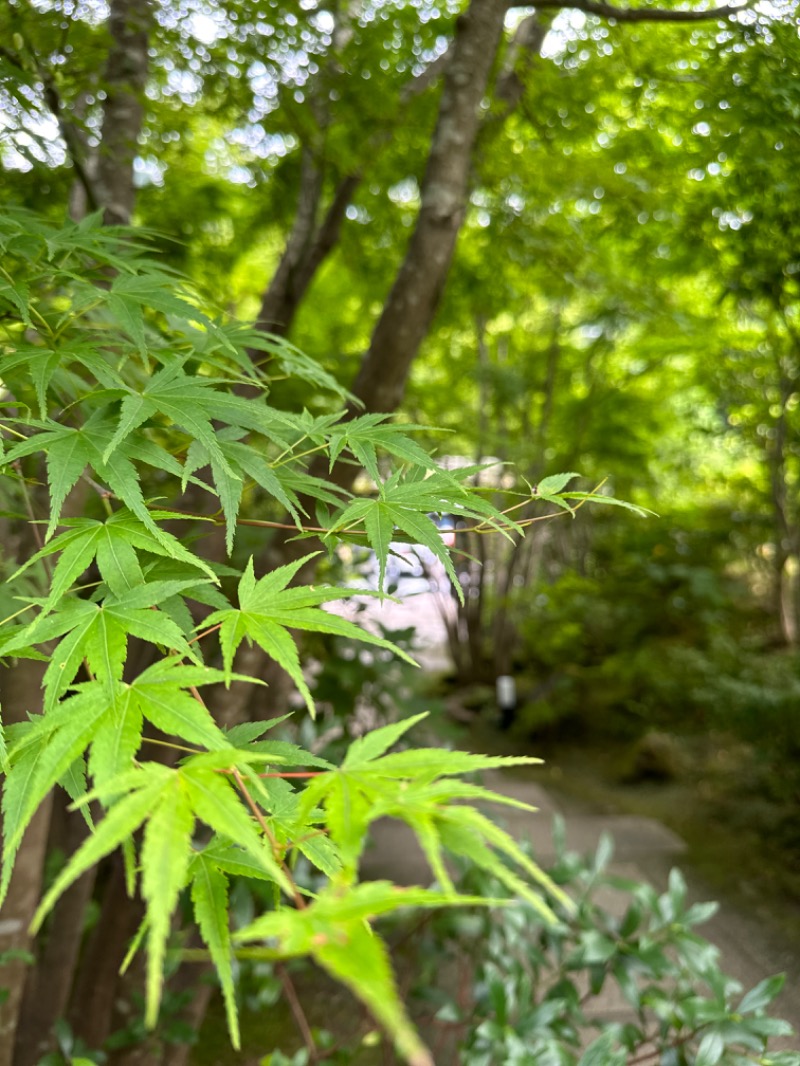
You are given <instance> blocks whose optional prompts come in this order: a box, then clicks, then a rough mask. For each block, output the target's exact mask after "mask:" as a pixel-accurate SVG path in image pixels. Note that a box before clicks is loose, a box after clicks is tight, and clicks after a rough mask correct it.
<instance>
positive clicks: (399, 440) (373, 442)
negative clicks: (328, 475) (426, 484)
mask: <svg viewBox="0 0 800 1066" xmlns="http://www.w3.org/2000/svg"><path fill="white" fill-rule="evenodd" d="M389 418H391V415H383V414H365V415H360V416H359V417H358V418H354V419H352V420H350V421H348V422H344V423H342V424H341V425H339V426H337V427H336V428H335V429H333V430H332V431H331V434H330V468H331V470H332V469H333V465H334V463H335V462H336V460H337V459H338V458H339V456H340V454H341V453H342V451H343V450H344V449H345V448H347V449H349V451H351V452H352V453H353V455H354V456H355V457H356V459H357V460H358V461H359V463H360V464H361V465H362V466H363V467H364V469H365V470H366V471H367V473H368V474H369V475H370V477H371V478H372V480H373V481H375V482H376V483H377V484H379V483H380V482H381V480H382V478H381V475H380V470H379V468H378V456H377V449H381V450H382V451H385V452H388V453H389V454H390V455H394V456H396V457H397V458H399V459H402V460H403V462H406V463H410V464H411V465H412V466H419V467H422V469H424V470H431V471H434V470H437V469H438V468H437V465H436V461H435V460H434V459H433V458H432V456H430V455H429V454H428V453H427V452H426V451H425V450H424V449H423V448H421V447H420V446H419V444H417V442H416V441H415V440H414V439H413V438H412V437H410V436H409V434H410V433H412V432H415V431H418V430H424V431H426V432H429V431H430V429H429V427H427V426H417V425H414V424H408V423H406V424H398V423H394V422H387V419H389Z"/></svg>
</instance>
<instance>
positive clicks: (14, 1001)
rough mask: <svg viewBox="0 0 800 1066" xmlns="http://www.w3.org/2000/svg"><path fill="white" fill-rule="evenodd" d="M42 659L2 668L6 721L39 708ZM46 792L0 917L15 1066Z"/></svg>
mask: <svg viewBox="0 0 800 1066" xmlns="http://www.w3.org/2000/svg"><path fill="white" fill-rule="evenodd" d="M45 665H46V664H43V663H40V662H36V661H33V660H29V659H22V660H20V661H19V662H18V664H17V665H16V666H15V667H13V668H10V669H5V670H3V671H1V672H0V697H1V698H2V706H3V717H4V719H5V722H6V723H7V724H9V725H10V724H11V723H13V722H22V721H24V720H25V718H26V716H27V714H28V712H35V711H39V710H41V703H42V689H41V685H42V677H43V676H44V667H45ZM50 804H51V798H50V797H48V798H47V799H46V800H45V802H44V803H43V804H42V805H41V806H40V807H39V810H38V811H37V812H36V814H35V815H34V817H33V820H32V822H31V824H30V825H29V826H28V830H27V832H26V833H25V837H24V839H23V841H22V845H21V847H20V849H19V852H18V853H17V858H16V862H15V864H14V873H13V875H12V877H11V884H10V886H9V890H8V895H7V896H6V899H5V902H4V903H3V912H2V920H1V921H0V957H2V956H5V957H6V958H7V961H6V962H5V963H4V964H3V965H0V988H3V989H4V990H5V991H6V993H7V994H6V998H5V999H4V1000H2V1001H1V1002H0V1066H13V1062H14V1041H15V1036H16V1033H17V1029H18V1024H19V1017H20V1010H21V1007H22V998H23V992H24V988H25V982H26V979H27V978H28V975H29V972H30V971H29V969H28V962H27V961H26V954H27V953H28V952H30V951H31V948H32V938H31V936H30V934H29V933H28V927H29V926H30V923H31V919H32V918H33V915H34V912H35V910H36V907H37V905H38V902H39V899H40V898H41V887H42V869H43V864H44V857H45V852H46V849H47V833H48V828H49V824H50Z"/></svg>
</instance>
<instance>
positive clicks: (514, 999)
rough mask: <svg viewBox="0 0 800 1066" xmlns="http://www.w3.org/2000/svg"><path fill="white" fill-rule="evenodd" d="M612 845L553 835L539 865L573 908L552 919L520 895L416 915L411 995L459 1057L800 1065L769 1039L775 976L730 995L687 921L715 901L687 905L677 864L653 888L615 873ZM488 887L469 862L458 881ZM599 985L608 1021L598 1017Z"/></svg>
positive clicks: (582, 1063)
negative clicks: (448, 974) (587, 848)
mask: <svg viewBox="0 0 800 1066" xmlns="http://www.w3.org/2000/svg"><path fill="white" fill-rule="evenodd" d="M558 831H559V830H558V826H557V832H558ZM611 856H612V842H611V840H610V839H609V838H604V839H603V840H602V841H601V843H600V845H599V847H598V850H597V853H596V854H595V856H594V857H593V858H591V859H583V858H580V857H579V856H577V855H576V854H572V853H565V852H564V850H563V846H562V848H561V851H560V855H559V858H558V859H557V861H556V863H555V865H554V866H553V867H552V868H550V869H549V871H548V872H549V874H550V876H551V877H552V878H553V880H554V881H556V882H557V883H558V884H559V885H560V886H561V887H562V888H565V889H567V890H568V892H569V894H570V896H571V897H572V898H574V899H576V900H577V901H578V906H577V909H576V910H575V911H574V912H571V913H566V912H559V919H560V920H559V922H558V923H557V924H556V925H547V924H545V923H542V922H541V920H540V919H539V918H538V917H537V915H535V914H534V913H532V912H531V910H530V909H529V908H528V907H526V906H525V905H524V904H522V903H520V904H511V905H508V906H505V907H498V908H494V909H492V910H482V911H476V912H471V913H452V914H438V915H435V916H434V917H433V918H432V919H431V920H430V921H429V922H428V923H427V924H426V927H425V933H424V942H423V943H420V944H419V945H418V947H417V950H418V953H419V956H420V958H421V959H423V960H424V963H423V970H422V973H421V975H420V981H419V983H418V986H417V995H418V997H420V1003H423V1004H425V1006H426V1007H427V1009H428V1011H429V1012H430V1013H432V1014H433V1017H434V1026H435V1025H436V1022H437V1021H438V1023H440V1024H441V1026H442V1027H454V1028H455V1029H456V1031H457V1032H458V1033H459V1035H460V1040H459V1044H458V1051H457V1055H458V1058H457V1061H458V1062H459V1063H460V1064H461V1066H495V1064H497V1063H504V1064H506V1063H507V1064H514V1066H615V1064H616V1066H625V1064H628V1063H642V1064H645V1063H646V1064H648V1066H656V1064H657V1063H658V1064H661V1066H714V1064H717V1063H719V1064H722V1066H748V1064H751V1063H762V1064H766V1063H770V1064H773V1066H799V1064H800V1052H796V1051H782V1052H770V1051H768V1045H769V1042H770V1041H771V1040H773V1039H774V1038H776V1037H786V1036H789V1035H791V1033H792V1029H791V1026H790V1025H789V1024H788V1023H786V1022H784V1021H781V1020H779V1019H777V1018H774V1017H771V1016H770V1015H769V1013H768V1008H769V1007H770V1005H771V1004H772V1002H773V1001H774V999H775V998H776V996H777V995H778V994H779V993H780V991H781V988H782V986H783V978H782V977H780V976H778V977H771V978H768V979H766V980H764V981H762V982H760V983H759V984H758V985H757V986H756V987H755V988H753V989H751V990H750V991H748V992H747V993H746V994H744V995H742V988H741V986H740V985H739V983H738V982H736V981H735V980H733V979H732V978H730V977H728V976H726V975H725V974H724V973H723V972H722V971H721V969H720V965H719V952H718V951H717V949H716V948H715V947H714V946H713V945H712V944H711V943H709V942H708V941H707V940H704V939H703V938H702V937H701V936H699V935H698V934H697V933H696V932H695V927H696V926H698V925H700V924H702V923H703V922H704V921H706V920H707V919H708V918H709V917H710V916H711V915H712V914H713V913H714V911H715V910H716V904H713V903H704V904H691V905H690V904H689V903H688V901H687V892H686V885H685V883H684V880H683V878H682V876H681V874H680V873H679V872H678V871H677V870H673V871H672V873H671V874H670V878H669V887H668V889H667V890H666V891H665V892H664V893H658V892H657V891H656V890H655V889H654V888H652V886H650V885H649V884H646V883H639V882H635V881H630V880H626V879H623V878H620V877H616V876H613V875H611V874H610V873H609V872H608V870H607V865H608V862H609V861H610V859H611ZM498 887H499V886H497V884H496V883H495V882H493V880H492V878H491V875H489V876H487V875H485V874H483V873H481V872H480V871H476V870H472V871H469V872H467V873H466V874H465V876H464V878H463V880H462V882H461V888H462V891H464V892H469V893H474V894H478V895H483V896H489V895H491V894H493V892H495V891H496V890H497V888H498ZM610 897H613V899H614V901H615V902H614V905H613V906H610V905H609V898H610ZM447 960H451V961H452V960H455V962H456V964H457V967H458V969H459V971H460V976H457V977H455V978H454V979H453V980H452V981H451V985H452V986H453V987H452V988H451V989H450V990H448V991H447V992H442V990H441V982H438V983H437V981H436V974H437V973H442V972H443V970H444V969H445V967H446V965H447ZM612 986H613V991H612ZM437 989H438V991H437ZM604 994H605V995H606V997H607V998H606V1004H608V1002H609V1001H610V1002H611V1003H613V1006H614V1009H613V1011H611V1012H610V1013H611V1014H612V1015H613V1020H612V1019H610V1018H609V1017H607V1016H606V1017H604V1013H603V1003H602V1000H601V998H600V997H602V996H603V995H604ZM418 1006H419V1004H418Z"/></svg>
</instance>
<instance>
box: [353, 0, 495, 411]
mask: <svg viewBox="0 0 800 1066" xmlns="http://www.w3.org/2000/svg"><path fill="white" fill-rule="evenodd" d="M506 9H507V5H506V4H505V3H501V2H500V0H472V3H471V4H470V6H469V8H468V10H467V11H466V12H465V14H464V15H462V16H461V17H460V18H459V19H458V22H457V23H456V32H455V38H454V41H453V48H452V54H451V56H450V61H449V63H448V65H447V71H446V73H445V76H444V85H443V89H442V99H441V103H440V106H439V116H438V120H437V123H436V129H435V131H434V135H433V140H432V142H431V150H430V154H429V156H428V163H427V167H426V170H425V176H424V178H423V182H422V188H421V204H420V211H419V215H418V217H417V223H416V226H415V228H414V233H413V235H412V237H411V241H410V243H409V246H408V250H407V252H406V255H405V259H404V260H403V263H402V265H401V267H400V270H399V272H398V275H397V278H396V279H395V282H394V285H393V286H392V289H391V292H390V293H389V297H388V299H387V301H386V304H385V306H384V308H383V311H382V313H381V316H380V318H379V319H378V323H377V325H376V327H375V331H374V333H373V335H372V340H371V342H370V346H369V349H368V351H367V354H366V355H365V357H364V360H363V362H362V364H361V369H360V370H359V373H358V376H357V378H356V381H355V384H354V386H353V392H354V393H355V395H356V396H357V397H358V399H359V400H361V402H362V403H363V404H364V406H365V408H366V410H367V411H395V410H396V409H397V407H398V406H399V405H400V402H401V400H402V398H403V393H404V391H405V385H406V380H407V378H408V374H409V370H410V368H411V364H412V362H413V360H414V358H415V357H416V355H417V353H418V351H419V349H420V346H421V344H422V342H423V340H424V339H425V336H426V335H427V333H428V331H429V330H430V328H431V324H432V322H433V317H434V315H435V313H436V309H437V307H438V306H439V301H440V299H441V295H442V291H443V289H444V283H445V280H446V278H447V274H448V271H449V269H450V263H451V261H452V258H453V252H454V250H455V246H456V239H457V237H458V233H459V230H460V229H461V225H462V222H463V221H464V215H465V212H466V207H467V199H468V193H469V176H470V169H471V163H472V153H473V148H474V146H475V140H476V138H477V134H478V128H479V122H480V115H479V109H480V105H481V102H482V101H483V99H484V97H485V96H486V93H487V90H488V87H489V79H490V75H491V71H492V67H493V65H494V61H495V56H496V54H497V49H498V47H499V44H500V40H501V35H502V32H503V22H504V18H505V12H506Z"/></svg>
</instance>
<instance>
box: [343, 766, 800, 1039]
mask: <svg viewBox="0 0 800 1066" xmlns="http://www.w3.org/2000/svg"><path fill="white" fill-rule="evenodd" d="M482 781H483V783H484V784H485V785H486V786H487V787H488V788H491V789H493V790H494V791H497V792H501V793H503V794H505V795H508V796H513V797H514V798H516V799H520V800H523V801H524V802H526V803H530V804H531V805H532V806H535V807H537V808H538V813H537V814H531V813H529V812H527V811H521V810H516V809H514V808H509V807H503V808H499V807H496V808H495V809H494V811H493V812H492V811H489V809H488V808H487V813H493V816H494V817H496V818H497V819H498V820H500V821H502V823H503V825H504V827H505V828H507V829H508V830H509V832H511V833H513V834H514V835H515V836H516V837H518V838H519V839H528V840H530V841H531V843H532V844H533V847H534V851H535V853H536V856H537V859H538V860H539V861H540V862H541V863H542V865H544V866H546V865H547V864H548V861H549V860H552V859H553V858H554V857H555V850H554V846H553V841H552V820H553V816H554V815H556V814H561V816H562V817H563V818H564V821H565V829H566V843H567V847H568V848H569V849H570V850H573V851H578V852H579V853H581V854H591V853H593V852H594V851H595V849H596V848H597V845H598V843H599V840H600V837H601V835H602V834H603V833H609V834H610V835H611V836H612V838H613V840H614V858H613V861H612V865H611V872H613V873H615V874H618V875H620V876H622V877H625V878H630V879H632V880H636V881H648V882H649V883H651V884H652V885H653V886H654V887H656V888H658V889H663V888H665V887H666V884H667V878H668V877H669V871H670V869H671V868H672V867H673V866H678V867H680V868H681V869H682V872H683V874H684V876H685V877H686V879H687V882H688V886H689V894H690V897H691V899H692V900H693V901H694V900H707V899H711V898H713V895H712V894H709V892H708V891H707V890H704V889H703V886H702V884H700V883H699V882H698V881H697V879H696V878H694V877H693V876H692V873H691V870H687V869H686V868H685V867H683V866H681V856H682V853H683V852H684V851H685V845H684V843H683V841H682V840H681V839H680V838H679V837H677V836H676V835H675V834H674V833H673V832H672V831H671V830H669V829H667V828H666V826H664V825H662V824H660V823H659V822H656V821H654V820H653V819H650V818H642V817H638V816H633V815H595V814H572V813H571V814H568V815H566V816H564V814H563V813H562V811H561V810H560V808H559V805H558V803H557V801H556V800H555V799H554V798H553V796H552V795H550V794H549V793H548V792H546V791H545V790H544V789H543V788H542V787H541V786H539V785H537V784H534V783H532V782H527V781H520V780H518V779H515V778H514V777H513V776H511V775H510V774H506V773H503V772H497V771H494V772H491V773H486V774H484V775H483V776H482ZM362 876H363V877H365V878H372V877H375V878H377V877H390V878H392V879H393V880H395V881H396V882H397V883H399V884H405V885H409V884H423V885H425V884H429V883H430V881H431V874H430V868H429V867H428V864H427V862H426V860H425V857H424V856H423V854H422V852H421V850H420V848H419V846H418V845H417V843H416V840H415V839H414V836H413V834H412V833H411V831H410V830H409V829H407V828H406V827H405V826H404V825H403V824H401V823H397V822H392V821H384V822H380V823H378V824H377V826H376V827H375V832H374V843H373V846H372V847H371V848H370V850H369V851H368V852H367V854H366V855H365V857H364V861H363V863H362ZM603 891H604V895H603V897H602V898H598V902H599V903H601V904H602V905H603V906H604V907H607V908H608V909H609V910H611V911H612V912H614V911H615V910H617V911H618V912H620V913H621V910H620V908H622V909H624V900H625V897H624V896H623V895H622V894H621V893H615V892H613V891H612V890H607V891H606V890H603ZM698 932H699V933H700V935H701V936H704V937H706V938H707V939H709V940H711V941H712V943H714V944H715V945H716V946H717V947H718V948H719V950H720V953H721V964H722V968H723V970H724V971H725V972H726V973H728V974H730V975H731V976H732V977H735V978H736V979H737V980H738V981H740V982H741V984H742V985H743V986H744V988H745V989H748V988H751V987H752V986H753V985H755V984H757V983H758V982H759V981H760V980H762V979H763V978H764V977H768V976H771V975H772V974H774V973H781V972H782V973H786V975H787V981H786V986H785V988H784V991H783V993H782V995H781V997H780V1000H778V1001H777V1002H776V1004H775V1006H774V1008H773V1011H772V1013H773V1014H775V1015H776V1016H779V1017H783V1018H785V1019H786V1020H787V1021H789V1022H791V1024H792V1025H793V1026H794V1028H795V1031H796V1032H798V1033H800V958H798V955H797V953H796V952H794V951H792V949H791V948H790V947H789V946H787V945H786V944H785V943H783V942H782V941H781V940H780V937H779V936H778V934H776V933H775V932H774V931H772V930H771V929H769V928H765V927H764V925H763V924H761V923H760V922H758V921H756V920H755V919H753V918H752V917H750V916H747V915H745V914H742V913H741V912H740V911H738V910H736V909H735V908H733V907H731V906H729V905H726V904H724V903H723V904H722V906H721V907H720V910H719V912H718V913H717V915H715V917H714V918H713V919H711V921H709V922H707V923H705V924H704V925H703V926H700V927H699V928H698ZM591 1013H592V1015H593V1016H595V1017H598V1018H603V1019H608V1020H614V1021H616V1020H622V1019H624V1018H625V1017H626V1015H628V1014H629V1013H630V1011H629V1008H627V1006H626V1005H625V1004H624V1001H623V1000H622V999H621V997H620V995H619V993H618V992H617V991H616V989H615V988H614V987H613V985H612V984H611V983H610V982H609V984H608V989H607V991H604V992H603V994H602V995H601V996H599V997H598V999H597V1001H596V1003H595V1004H593V1006H592V1011H591ZM798 1046H799V1042H798V1039H795V1038H792V1039H788V1040H785V1041H780V1042H779V1041H776V1042H775V1049H776V1050H778V1049H780V1048H787V1049H788V1048H791V1049H797V1047H798Z"/></svg>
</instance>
